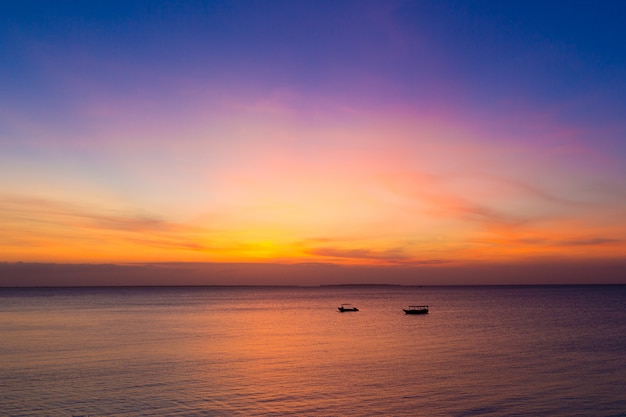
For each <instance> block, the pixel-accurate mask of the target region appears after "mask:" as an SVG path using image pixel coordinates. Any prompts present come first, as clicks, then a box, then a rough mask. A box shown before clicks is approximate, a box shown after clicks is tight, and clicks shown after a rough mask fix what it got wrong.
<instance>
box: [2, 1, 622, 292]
mask: <svg viewBox="0 0 626 417" xmlns="http://www.w3.org/2000/svg"><path fill="white" fill-rule="evenodd" d="M0 10H1V11H0V262H3V263H4V264H3V266H2V267H1V268H0V285H16V283H18V284H19V283H20V282H21V281H19V280H18V281H16V279H17V278H16V277H17V276H18V275H19V274H17V273H16V272H15V271H16V269H15V267H16V265H15V263H16V262H23V263H24V264H28V265H30V264H35V263H36V264H41V265H40V267H38V268H37V271H39V272H38V274H39V275H38V278H37V280H38V281H37V283H38V284H42V283H51V284H54V283H63V282H64V281H63V279H61V278H59V279H57V281H54V280H52V278H51V281H46V279H47V278H46V270H47V269H46V267H45V266H46V265H48V268H52V269H54V268H53V267H52V266H51V265H50V264H74V265H75V264H79V265H82V267H84V268H87V267H88V266H89V265H92V266H93V268H92V269H97V268H96V266H97V265H100V267H103V265H104V264H106V265H109V267H112V266H111V265H110V264H115V265H119V266H120V268H122V267H123V268H130V267H132V266H133V265H134V266H136V267H141V268H145V267H146V266H147V265H148V266H150V267H151V268H161V270H163V269H167V268H170V267H171V265H176V268H178V269H177V271H178V272H176V273H172V274H171V275H170V276H171V277H174V276H176V277H177V278H176V279H173V278H172V279H171V280H169V281H168V278H167V277H166V276H167V274H162V275H163V276H162V277H161V278H159V279H158V280H156V281H154V283H158V284H163V283H179V282H184V283H185V282H187V281H184V279H182V281H181V280H180V274H181V273H182V272H180V271H187V270H192V269H193V270H195V271H197V268H201V269H202V268H205V269H204V270H205V273H206V280H205V281H203V280H202V278H197V280H196V281H193V283H247V282H254V283H259V282H261V283H268V284H272V283H280V284H285V283H293V284H300V283H307V284H308V283H315V282H320V283H340V282H347V281H350V282H361V281H363V282H387V281H388V278H386V276H390V277H391V276H393V277H395V278H394V279H396V278H397V281H398V282H402V283H430V284H432V283H438V282H439V281H437V279H438V278H434V277H442V278H441V281H440V282H442V283H446V282H454V283H468V284H471V283H476V282H479V283H484V282H485V280H480V279H477V277H479V276H480V275H481V274H483V272H484V271H486V270H489V271H491V275H490V278H489V282H490V283H500V282H506V278H504V276H506V275H507V274H513V275H515V276H516V277H518V279H517V281H516V282H530V283H543V282H545V283H555V282H558V283H568V282H571V283H580V282H586V283H596V282H597V283H605V282H621V283H626V262H625V259H626V42H625V39H626V25H624V16H626V2H620V1H549V0H548V1H545V0H544V1H528V0H524V1H435V0H432V1H427V0H424V1H389V0H385V1H363V0H334V1H325V0H315V1H304V0H293V1H281V0H276V1H232V2H231V1H128V0H126V1H64V0H59V1H44V0H41V1H30V0H23V1H8V0H0ZM216 263H217V264H219V265H222V266H224V268H226V267H227V268H231V269H232V270H233V271H235V272H233V274H234V275H233V276H237V277H239V278H224V276H223V275H220V273H219V271H220V269H219V268H218V266H219V265H218V266H216V265H215V264H216ZM264 264H265V265H264ZM167 265H169V266H167ZM31 266H32V265H31ZM75 266H76V265H75ZM56 267H59V265H57V266H56ZM282 267H285V268H292V269H291V270H290V271H292V272H291V273H289V274H282V275H281V274H278V275H281V276H282V278H280V280H278V278H277V279H276V280H273V279H272V276H276V271H275V270H274V269H271V268H282ZM557 267H558V268H561V269H559V271H561V272H559V273H557V275H559V274H561V275H559V277H558V278H555V275H554V274H555V273H554V272H553V271H554V268H557ZM194 268H195V269H194ZM216 268H217V269H216ZM268 268H270V269H268ZM329 268H330V269H332V271H334V273H333V274H330V275H329V274H328V269H329ZM18 269H19V268H18ZM70 269H71V268H70ZM87 269H89V268H87ZM209 270H210V271H212V272H211V273H209V272H207V271H209ZM244 270H245V273H243V272H241V271H244ZM2 271H4V272H2ZM6 271H9V272H6ZM11 271H13V272H11ZM216 271H217V272H216ZM222 271H223V269H222ZM237 271H239V272H237ZM255 271H256V276H255ZM268 271H270V272H268ZM271 271H274V272H271ZM294 271H298V272H294ZM325 271H326V272H325ZM338 271H339V272H338ZM342 271H343V272H342ZM346 271H349V272H346ZM350 271H351V272H350ZM354 271H359V273H361V272H363V275H361V277H362V279H359V277H358V276H357V275H355V272H354ZM398 271H401V272H398ZM481 271H482V272H481ZM493 271H497V273H496V272H493ZM520 271H522V272H520ZM523 271H526V272H523ZM530 271H532V272H530ZM551 271H552V272H551ZM563 271H570V272H571V271H579V272H580V271H586V272H585V273H584V274H582V275H580V273H579V275H577V276H576V278H575V279H574V278H572V279H571V281H568V279H569V278H568V276H567V274H569V272H568V273H567V274H566V273H565V272H563ZM607 271H610V272H607ZM237 273H240V275H237ZM387 273H390V275H386V274H387ZM525 273H526V274H527V275H528V279H527V280H525V278H524V274H525ZM11 274H14V275H11ZM16 274H17V275H16ZM316 274H317V275H316ZM342 274H344V275H342ZM350 274H352V275H350ZM394 274H396V275H394ZM398 274H399V275H398ZM446 274H447V275H446ZM192 275H193V274H192ZM200 275H202V274H200ZM200 275H198V276H200ZM226 275H228V274H226ZM283 275H284V276H283ZM305 275H306V277H307V278H306V279H304V278H301V277H303V276H305ZM530 275H532V277H531V276H530ZM29 276H31V278H32V274H30V273H29ZM99 276H100V278H99V279H100V280H101V281H99V282H100V283H102V284H108V283H115V284H120V283H121V284H123V283H124V282H125V281H124V280H122V281H120V282H118V281H115V280H114V279H112V278H107V277H109V275H107V274H100V275H99ZM203 276H204V275H203ZM244 276H245V277H246V278H243V277H244ZM348 276H350V278H348ZM444 276H445V277H447V278H445V279H444V278H443V277H444ZM451 276H454V277H455V278H454V279H453V280H451V279H450V277H451ZM250 277H255V278H254V279H252V278H250ZM329 277H332V278H329ZM416 277H417V278H416ZM499 277H502V278H499ZM20 279H21V278H20ZM247 279H249V280H250V281H246V280H247ZM389 279H391V278H389ZM33 282H34V281H33ZM72 282H74V281H72ZM128 282H134V281H132V280H131V281H128ZM146 282H148V281H146ZM394 282H396V281H394ZM29 283H30V281H29Z"/></svg>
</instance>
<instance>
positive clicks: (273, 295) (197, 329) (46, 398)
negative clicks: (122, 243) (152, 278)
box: [0, 289, 625, 416]
mask: <svg viewBox="0 0 626 417" xmlns="http://www.w3.org/2000/svg"><path fill="white" fill-rule="evenodd" d="M136 291H137V292H132V291H131V292H130V293H124V292H122V293H119V294H118V293H106V292H104V293H89V292H87V293H85V294H88V295H89V297H87V298H85V297H86V296H85V295H84V294H83V295H81V293H77V294H74V293H71V294H69V295H67V297H65V298H62V297H61V300H62V301H63V302H60V301H58V300H57V301H54V300H46V301H45V302H43V301H41V300H33V299H29V298H28V297H26V298H25V299H24V300H19V302H15V304H14V305H13V306H11V305H6V304H5V306H4V307H3V309H2V311H1V313H0V329H2V330H3V340H2V343H1V344H0V353H2V355H0V366H1V369H2V370H3V374H4V376H5V377H6V378H5V380H6V382H5V383H4V384H5V385H4V392H5V397H4V404H3V406H4V407H5V409H7V410H12V411H11V412H10V413H9V415H11V414H15V415H18V414H20V413H22V412H25V411H24V410H28V409H29V407H32V406H31V405H29V404H35V405H36V406H37V407H39V408H40V409H44V410H46V413H47V415H50V416H54V415H65V416H66V415H68V414H71V413H73V414H85V415H87V414H90V415H111V416H112V415H115V416H135V415H141V414H142V413H143V415H207V414H208V415H267V414H290V413H292V414H293V415H307V414H309V415H318V414H322V415H328V414H331V415H368V414H369V415H381V414H385V415H415V413H416V412H417V411H416V410H424V413H425V414H426V415H430V416H436V415H460V414H470V415H471V414H478V415H479V414H481V413H482V414H486V413H489V412H492V411H493V412H495V413H496V415H507V414H511V413H512V414H515V413H518V414H526V415H531V414H541V413H544V414H550V415H569V414H568V411H569V412H571V411H572V409H571V408H570V409H569V410H566V411H559V409H557V408H555V405H554V404H550V403H548V402H547V400H545V398H546V395H548V398H549V399H552V402H553V403H554V402H558V401H562V400H563V398H568V399H570V400H568V401H570V402H571V401H574V400H571V399H572V398H584V399H585V400H584V401H583V400H582V399H581V400H580V401H578V400H576V401H578V402H575V404H574V406H573V407H574V408H576V407H582V406H583V405H584V404H585V403H586V404H589V403H590V404H592V405H594V406H595V407H596V409H597V408H598V407H604V408H603V409H604V410H609V411H610V410H613V409H615V408H616V407H619V406H620V404H622V405H623V403H620V402H616V401H615V398H621V397H620V395H621V393H620V392H618V391H619V389H618V388H617V387H620V386H623V382H624V377H623V375H622V374H621V373H619V372H616V371H614V370H615V369H623V366H624V365H625V363H624V358H623V355H621V353H620V352H622V351H623V349H622V348H623V347H624V346H623V343H622V345H620V344H619V343H620V340H622V339H619V338H618V337H616V335H619V334H623V333H620V331H621V330H624V328H623V323H624V321H623V320H624V319H623V311H622V310H620V309H619V308H614V309H613V310H608V311H605V312H604V313H603V315H598V314H596V315H595V316H594V317H591V318H590V317H588V315H589V313H587V314H586V315H576V313H572V311H571V310H569V303H570V301H571V300H565V301H562V302H561V303H560V304H557V303H555V301H554V299H553V298H547V297H544V298H542V297H541V295H537V294H535V293H531V294H530V295H525V296H524V297H521V296H519V295H518V294H519V293H515V292H512V293H507V292H498V293H489V292H488V291H482V292H481V291H474V292H472V291H469V290H467V291H465V292H463V291H461V290H457V291H456V292H454V291H452V290H441V291H440V292H437V291H434V290H432V291H430V292H424V291H423V290H418V289H413V290H412V291H409V290H395V292H394V291H391V290H380V289H378V290H364V289H359V290H351V291H347V290H332V291H331V290H324V289H291V290H287V289H283V290H268V289H264V290H256V291H255V290H252V289H248V290H245V289H238V290H236V289H231V290H230V291H226V290H221V291H218V290H213V291H210V290H206V289H205V290H197V289H196V290H193V289H189V290H187V291H186V292H185V291H183V290H178V291H174V290H170V291H169V292H168V291H166V290H163V292H159V291H155V292H145V291H144V292H141V291H140V290H136ZM94 294H95V295H94ZM489 297H491V298H489ZM533 297H536V298H533ZM552 297H553V296H552ZM548 299H550V300H551V303H552V304H551V305H547V304H546V300H548ZM582 300H584V299H582ZM9 301H10V300H9ZM575 301H576V302H577V303H579V304H580V303H581V299H576V300H575ZM609 301H610V300H609ZM342 302H353V303H354V304H355V305H356V306H358V307H359V308H360V310H361V311H359V312H357V313H339V312H337V306H338V305H340V304H341V303H342ZM416 302H418V303H419V302H428V303H430V304H431V305H432V308H431V314H429V315H425V316H407V315H404V313H403V312H402V310H401V309H402V307H405V306H406V305H409V304H414V303H416ZM603 302H604V304H605V305H606V304H607V300H603ZM28 303H30V304H28ZM613 305H616V304H615V303H614V304H613ZM478 307H480V308H478ZM546 308H548V309H549V310H546ZM611 315H612V316H611ZM602 316H605V317H608V319H607V320H605V321H603V320H602ZM620 320H621V321H620ZM620 323H621V324H620ZM596 328H598V329H600V330H601V331H599V330H598V331H596ZM573 364H575V365H574V366H573ZM587 381H594V384H593V385H592V386H590V385H589V384H588V383H587ZM35 392H36V395H35ZM546 393H548V394H546ZM611 404H613V405H611ZM494 410H495V411H494ZM203 413H204V414H203ZM26 414H27V413H26ZM418 414H419V413H418Z"/></svg>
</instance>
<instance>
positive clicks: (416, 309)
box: [402, 306, 428, 314]
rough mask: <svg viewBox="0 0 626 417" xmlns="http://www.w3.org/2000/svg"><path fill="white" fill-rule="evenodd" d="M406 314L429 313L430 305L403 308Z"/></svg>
mask: <svg viewBox="0 0 626 417" xmlns="http://www.w3.org/2000/svg"><path fill="white" fill-rule="evenodd" d="M402 310H404V312H405V313H406V314H428V306H409V308H408V309H405V308H403V309H402Z"/></svg>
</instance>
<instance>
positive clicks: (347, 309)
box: [338, 304, 359, 313]
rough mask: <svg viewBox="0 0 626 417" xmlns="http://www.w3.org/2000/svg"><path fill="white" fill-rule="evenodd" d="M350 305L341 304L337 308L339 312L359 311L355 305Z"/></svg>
mask: <svg viewBox="0 0 626 417" xmlns="http://www.w3.org/2000/svg"><path fill="white" fill-rule="evenodd" d="M351 305H352V304H342V305H341V307H339V308H338V310H339V312H340V313H345V312H346V311H359V309H358V308H356V307H350V306H351ZM346 306H347V307H346Z"/></svg>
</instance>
